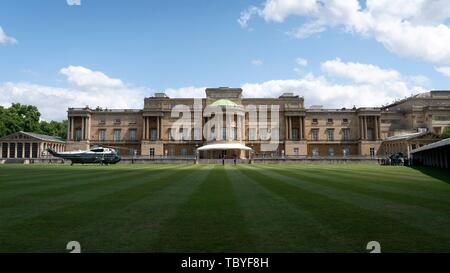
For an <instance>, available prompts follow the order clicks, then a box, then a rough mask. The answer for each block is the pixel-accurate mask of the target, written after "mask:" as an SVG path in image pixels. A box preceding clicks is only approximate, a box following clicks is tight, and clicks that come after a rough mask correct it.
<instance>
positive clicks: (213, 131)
mask: <svg viewBox="0 0 450 273" xmlns="http://www.w3.org/2000/svg"><path fill="white" fill-rule="evenodd" d="M211 139H212V140H216V127H212V128H211Z"/></svg>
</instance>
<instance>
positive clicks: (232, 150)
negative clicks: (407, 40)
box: [66, 87, 450, 159]
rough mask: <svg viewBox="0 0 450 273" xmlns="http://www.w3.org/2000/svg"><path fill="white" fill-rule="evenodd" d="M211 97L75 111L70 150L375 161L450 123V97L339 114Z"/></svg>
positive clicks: (227, 91)
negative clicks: (140, 105) (135, 106)
mask: <svg viewBox="0 0 450 273" xmlns="http://www.w3.org/2000/svg"><path fill="white" fill-rule="evenodd" d="M205 93H206V97H205V98H201V99H194V98H169V97H168V96H167V95H166V94H164V93H156V94H155V95H154V96H153V97H148V98H145V100H144V108H143V109H104V108H100V107H97V108H95V109H92V108H89V107H85V108H69V109H68V120H69V122H68V124H69V125H68V139H67V142H66V150H78V149H80V150H84V149H88V148H89V147H91V146H96V145H98V146H105V147H113V148H115V149H117V150H118V151H119V152H120V154H121V155H122V156H127V155H129V156H140V157H154V158H163V157H167V158H170V157H193V156H198V157H199V158H208V159H209V158H211V159H215V158H223V157H227V158H241V159H245V158H249V157H252V156H253V157H267V158H270V157H273V158H279V157H287V158H289V157H292V158H309V157H338V158H345V157H348V158H351V157H366V158H374V157H382V156H385V155H387V154H389V153H393V152H396V151H400V150H402V151H405V153H408V152H409V151H410V150H412V149H415V148H419V147H421V146H422V145H426V144H429V143H432V142H435V141H438V140H439V136H440V134H441V133H442V131H443V130H444V128H445V127H447V126H449V124H450V91H430V92H427V93H422V94H418V95H415V96H412V97H409V98H406V99H403V100H399V101H397V102H395V103H392V104H390V105H387V106H382V107H360V108H356V107H353V108H341V109H327V108H324V107H322V106H312V107H308V108H305V106H304V99H303V97H301V96H298V95H294V94H293V93H284V94H280V96H279V97H278V98H245V97H243V96H242V89H241V88H228V87H219V88H207V89H206V90H205ZM413 145H415V146H413Z"/></svg>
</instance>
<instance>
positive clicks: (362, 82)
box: [165, 59, 427, 108]
mask: <svg viewBox="0 0 450 273" xmlns="http://www.w3.org/2000/svg"><path fill="white" fill-rule="evenodd" d="M323 66H324V68H323V69H324V71H326V72H327V73H329V74H332V75H334V76H339V77H345V78H346V79H348V80H349V82H348V83H345V84H342V83H337V82H335V81H333V79H331V78H327V77H326V76H324V75H321V76H314V75H313V74H311V73H310V74H306V75H304V76H300V78H295V79H282V80H270V81H265V82H262V83H245V84H243V85H242V86H241V87H242V88H243V92H244V94H243V96H244V97H249V98H260V97H263V98H273V97H278V96H280V95H281V94H282V93H284V92H294V93H296V94H298V95H301V96H304V97H305V104H306V106H310V105H315V104H320V105H324V106H325V107H335V108H341V107H348V108H349V107H353V105H356V106H360V107H362V106H381V105H383V104H387V103H390V102H392V101H393V100H395V99H399V98H404V97H406V96H410V95H412V94H417V93H421V92H426V91H427V90H426V89H425V88H424V87H423V86H421V85H420V84H417V82H415V81H413V80H411V79H410V77H408V76H403V75H401V74H400V73H399V72H397V71H395V70H390V69H382V68H379V67H377V66H374V65H370V64H361V63H352V62H348V63H343V62H341V61H340V60H339V59H336V60H330V61H326V62H323ZM357 73H362V74H364V73H368V74H370V75H367V76H364V75H361V76H359V75H357ZM370 77H373V79H372V78H370ZM414 77H421V78H422V80H423V79H425V78H426V77H424V76H421V75H416V76H414ZM165 92H166V94H168V95H169V96H170V97H183V98H189V97H197V98H201V97H205V88H196V87H187V88H179V89H167V90H166V91H165Z"/></svg>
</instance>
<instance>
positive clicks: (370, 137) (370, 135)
mask: <svg viewBox="0 0 450 273" xmlns="http://www.w3.org/2000/svg"><path fill="white" fill-rule="evenodd" d="M367 139H369V140H373V139H374V134H373V130H372V129H370V128H369V129H367Z"/></svg>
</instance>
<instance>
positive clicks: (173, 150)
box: [169, 148, 175, 156]
mask: <svg viewBox="0 0 450 273" xmlns="http://www.w3.org/2000/svg"><path fill="white" fill-rule="evenodd" d="M169 156H175V148H170V149H169Z"/></svg>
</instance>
